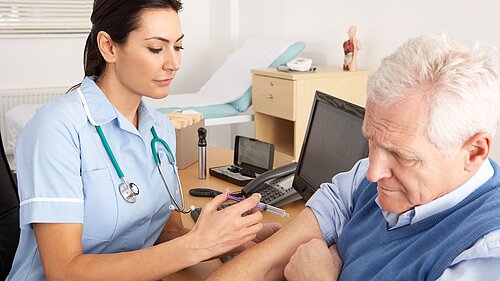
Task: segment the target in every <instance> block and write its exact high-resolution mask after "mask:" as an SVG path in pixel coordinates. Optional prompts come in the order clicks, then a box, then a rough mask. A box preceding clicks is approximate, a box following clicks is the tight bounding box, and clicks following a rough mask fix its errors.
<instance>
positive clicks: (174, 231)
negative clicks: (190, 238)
mask: <svg viewBox="0 0 500 281" xmlns="http://www.w3.org/2000/svg"><path fill="white" fill-rule="evenodd" d="M190 230H191V229H189V228H186V227H184V224H183V223H182V219H181V214H180V213H179V212H172V214H171V215H170V218H169V219H168V221H167V223H166V224H165V226H164V227H163V231H162V232H161V234H160V237H158V239H157V240H156V242H155V244H160V243H163V242H167V241H170V240H172V239H174V238H177V237H180V236H182V235H184V234H187V233H188V232H189V231H190Z"/></svg>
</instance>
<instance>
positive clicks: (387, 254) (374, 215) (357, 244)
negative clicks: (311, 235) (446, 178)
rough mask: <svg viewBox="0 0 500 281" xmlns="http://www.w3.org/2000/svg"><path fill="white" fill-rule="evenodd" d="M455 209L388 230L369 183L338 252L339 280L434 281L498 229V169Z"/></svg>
mask: <svg viewBox="0 0 500 281" xmlns="http://www.w3.org/2000/svg"><path fill="white" fill-rule="evenodd" d="M491 164H492V166H493V168H494V171H495V173H494V175H493V177H492V178H491V179H489V180H488V181H487V182H486V183H484V184H483V185H482V186H481V187H479V188H478V189H476V190H475V191H474V192H473V193H471V194H470V195H469V196H467V197H466V198H465V199H464V200H462V201H461V202H460V203H458V204H457V205H455V206H453V207H452V208H449V209H447V210H445V211H442V212H440V213H437V214H434V215H432V216H430V217H428V218H426V219H423V220H421V221H419V222H416V223H414V224H411V225H406V226H403V227H400V228H397V229H393V230H387V228H388V226H387V221H386V220H385V219H384V217H383V215H382V212H381V210H380V208H379V206H378V205H377V203H376V202H375V198H376V197H377V189H376V183H370V182H368V180H366V178H365V179H364V180H363V181H362V183H361V184H360V186H359V188H358V189H357V190H356V192H355V194H354V202H355V203H354V211H353V215H352V218H351V219H350V220H349V222H348V223H347V224H346V226H345V228H344V230H343V231H342V233H341V235H340V237H339V239H338V241H337V247H338V250H339V254H340V256H341V258H342V262H343V268H342V272H341V275H340V278H339V280H346V281H347V280H349V281H354V280H363V281H364V280H436V279H437V278H439V277H440V276H441V275H442V274H443V271H444V270H445V269H446V268H447V267H449V266H450V264H451V262H452V261H453V260H454V259H455V258H456V257H457V256H458V255H459V254H460V253H462V252H463V251H464V250H466V249H468V248H470V247H471V246H472V245H474V243H475V242H476V241H477V240H479V239H480V238H482V237H483V236H484V235H486V234H488V233H489V232H491V231H493V230H496V229H500V168H499V166H498V165H497V164H496V163H494V162H493V161H491Z"/></svg>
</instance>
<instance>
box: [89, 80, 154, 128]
mask: <svg viewBox="0 0 500 281" xmlns="http://www.w3.org/2000/svg"><path fill="white" fill-rule="evenodd" d="M94 80H95V77H91V76H87V77H85V79H84V80H83V82H82V84H81V85H80V89H81V92H82V94H83V96H84V99H85V103H86V105H85V106H86V109H85V111H86V114H87V118H88V119H89V121H90V123H91V124H92V125H94V126H100V125H103V124H106V123H109V122H111V121H112V120H114V119H116V120H117V122H118V126H119V127H120V128H122V129H124V130H126V131H129V132H131V133H135V134H137V129H136V128H135V127H134V126H133V125H132V124H130V122H129V121H128V120H127V119H126V118H125V117H124V116H123V115H122V114H121V113H119V112H118V111H117V110H116V108H115V107H114V106H113V104H112V103H111V102H110V101H109V100H108V98H107V97H106V95H105V94H104V93H103V92H102V91H101V89H100V88H99V86H97V84H96V83H95V81H94ZM83 102H84V101H82V103H83ZM138 115H139V116H138V117H139V131H140V134H141V135H145V133H148V132H149V130H150V129H151V127H152V126H153V125H158V124H157V121H156V120H155V118H154V115H153V112H151V109H150V108H149V107H148V106H146V104H145V103H144V101H143V100H141V103H140V104H139V109H138Z"/></svg>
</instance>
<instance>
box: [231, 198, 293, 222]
mask: <svg viewBox="0 0 500 281" xmlns="http://www.w3.org/2000/svg"><path fill="white" fill-rule="evenodd" d="M227 199H231V200H234V201H238V202H241V201H243V200H245V199H246V198H241V197H236V196H232V195H227ZM256 207H257V209H259V210H262V211H264V212H268V213H271V214H274V215H277V216H280V217H289V216H290V215H289V214H288V213H287V212H286V211H285V210H283V209H280V208H278V207H274V206H271V205H269V204H265V203H262V202H259V203H258V204H257V206H256Z"/></svg>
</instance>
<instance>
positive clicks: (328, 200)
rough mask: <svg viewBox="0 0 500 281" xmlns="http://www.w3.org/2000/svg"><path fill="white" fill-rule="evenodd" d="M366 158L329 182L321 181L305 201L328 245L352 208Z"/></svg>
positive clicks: (363, 172) (362, 176)
mask: <svg viewBox="0 0 500 281" xmlns="http://www.w3.org/2000/svg"><path fill="white" fill-rule="evenodd" d="M367 169H368V159H366V158H365V159H362V160H360V161H358V162H357V163H356V164H355V165H354V167H353V168H352V169H351V170H350V171H348V172H345V173H339V174H337V175H335V176H334V177H333V179H332V182H330V183H323V184H321V185H320V188H319V189H318V190H317V191H316V192H315V193H314V194H313V196H312V197H311V198H310V199H309V200H308V201H307V203H306V206H307V207H309V208H311V210H312V211H313V213H314V215H315V216H316V219H317V221H318V224H319V226H320V229H321V232H322V234H323V238H324V239H325V241H326V242H327V243H328V245H332V244H334V243H335V242H336V241H337V239H338V237H339V235H340V233H341V232H342V230H343V229H344V227H345V225H346V223H347V222H348V221H349V219H350V218H351V216H352V212H353V209H354V203H353V200H354V192H355V191H356V189H357V188H358V186H359V184H360V183H361V181H362V180H363V178H364V177H365V174H366V171H367Z"/></svg>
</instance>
